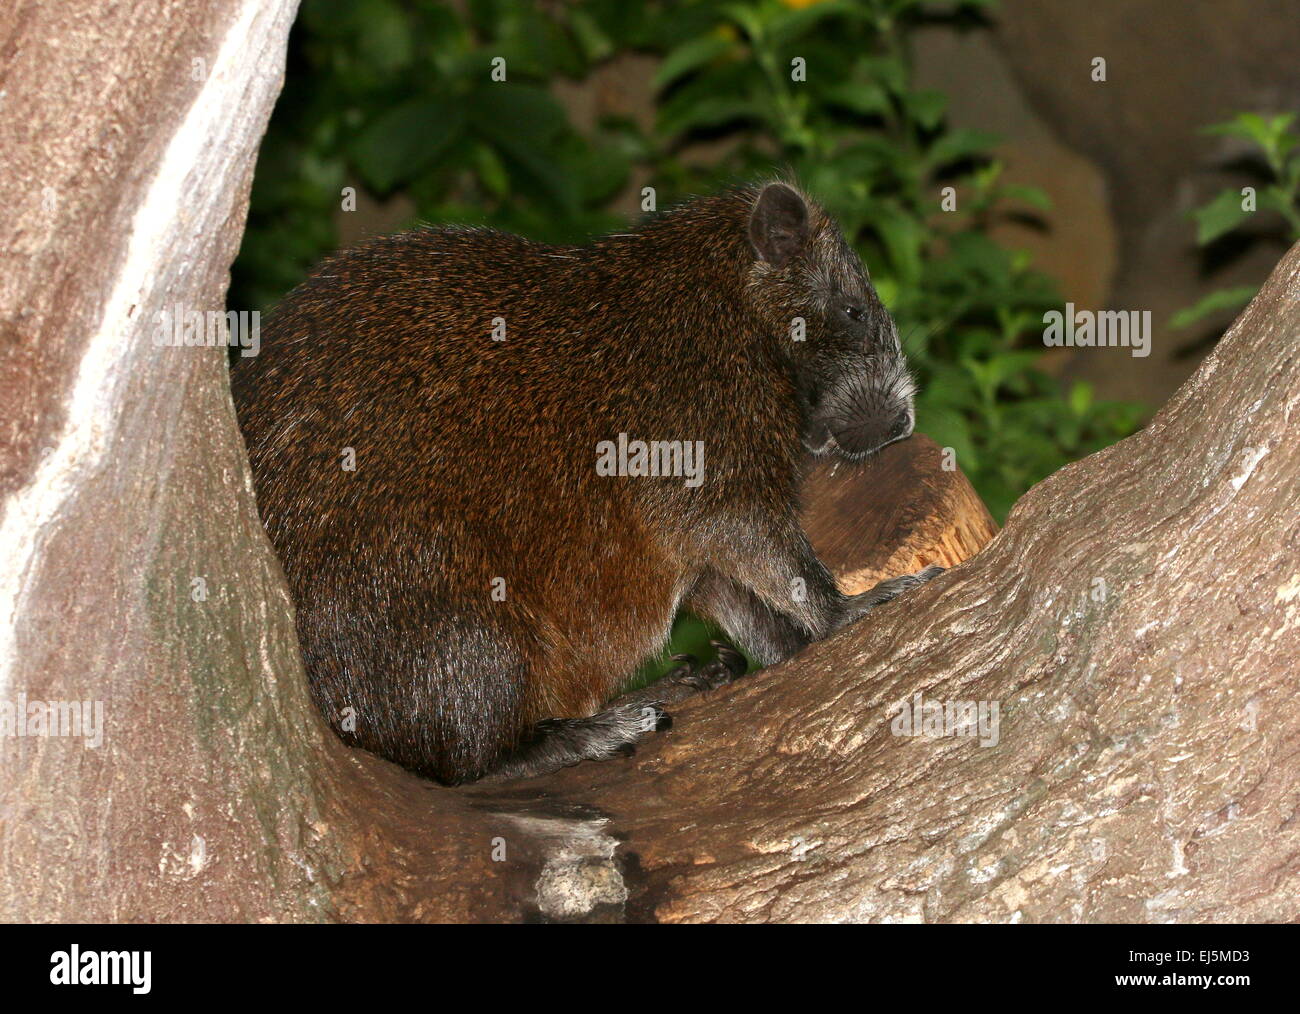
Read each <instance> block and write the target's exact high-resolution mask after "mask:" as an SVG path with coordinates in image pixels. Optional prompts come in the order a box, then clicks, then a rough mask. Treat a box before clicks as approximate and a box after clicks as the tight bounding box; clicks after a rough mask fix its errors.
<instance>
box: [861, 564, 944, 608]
mask: <svg viewBox="0 0 1300 1014" xmlns="http://www.w3.org/2000/svg"><path fill="white" fill-rule="evenodd" d="M943 571H944V568H943V567H940V566H939V565H938V564H934V565H931V566H929V567H926V568H925V569H924V570H918V571H917V572H916V573H915V574H902V575H900V576H898V577H891V578H890V579H889V580H888V581H881V582H880V584H878V585H876V586H875V587H874V588H872V589H871V590H870V591H866V592H863V593H862V594H861V595H860V596H859V597H858V599H859V602H858V604H859V607H860V610H861V612H865V611H866V610H867V609H871V608H872V607H874V606H878V605H881V604H882V603H884V602H888V601H889V600H890V599H893V598H897V597H898V596H899V595H901V594H902V593H903V592H905V591H907V590H908V589H910V588H915V587H917V586H918V585H922V584H925V582H927V581H929V580H930V579H931V578H934V577H938V576H939V575H940V574H942V573H943ZM861 612H859V615H861Z"/></svg>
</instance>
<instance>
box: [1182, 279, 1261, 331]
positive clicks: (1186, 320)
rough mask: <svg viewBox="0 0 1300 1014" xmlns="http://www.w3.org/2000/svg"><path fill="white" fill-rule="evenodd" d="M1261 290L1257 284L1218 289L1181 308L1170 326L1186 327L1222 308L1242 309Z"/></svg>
mask: <svg viewBox="0 0 1300 1014" xmlns="http://www.w3.org/2000/svg"><path fill="white" fill-rule="evenodd" d="M1258 291H1259V286H1257V285H1240V286H1237V287H1236V288H1233V289H1216V290H1215V291H1213V292H1211V293H1210V294H1209V295H1208V296H1204V297H1202V298H1201V299H1200V300H1199V301H1198V302H1197V303H1196V304H1194V305H1193V306H1189V307H1187V308H1186V309H1184V310H1179V311H1178V312H1177V313H1176V314H1174V315H1173V317H1171V318H1170V320H1169V326H1170V327H1172V328H1175V329H1180V328H1185V327H1187V326H1189V325H1191V324H1195V323H1196V322H1197V321H1198V320H1202V319H1203V318H1205V317H1208V316H1210V314H1212V313H1219V312H1220V311H1222V310H1232V311H1234V312H1235V311H1237V310H1240V309H1241V308H1242V307H1243V306H1245V305H1246V304H1247V303H1249V302H1250V301H1251V300H1252V299H1254V298H1255V293H1256V292H1258Z"/></svg>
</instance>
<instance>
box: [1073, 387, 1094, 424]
mask: <svg viewBox="0 0 1300 1014" xmlns="http://www.w3.org/2000/svg"><path fill="white" fill-rule="evenodd" d="M1091 407H1092V385H1091V384H1089V383H1087V382H1085V381H1082V380H1080V381H1078V382H1076V383H1075V385H1074V386H1073V387H1071V388H1070V411H1071V412H1073V413H1074V414H1075V415H1076V416H1078V417H1079V418H1083V417H1084V416H1086V415H1087V414H1088V409H1089V408H1091Z"/></svg>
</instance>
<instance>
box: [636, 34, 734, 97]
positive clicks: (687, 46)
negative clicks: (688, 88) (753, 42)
mask: <svg viewBox="0 0 1300 1014" xmlns="http://www.w3.org/2000/svg"><path fill="white" fill-rule="evenodd" d="M734 46H735V43H734V42H733V41H732V40H730V39H725V38H722V37H721V36H719V35H705V36H703V37H702V38H697V39H690V40H688V41H687V42H684V43H682V44H681V45H680V46H678V47H677V48H676V49H674V50H673V51H672V52H671V53H669V54H668V55H667V56H666V57H664V62H663V63H661V64H660V65H659V69H658V70H657V71H656V72H655V76H654V82H653V87H654V90H655V91H660V90H662V89H663V88H666V87H667V86H668V85H670V84H672V83H673V82H674V81H676V80H677V79H678V78H679V77H682V76H683V75H685V74H689V73H691V71H693V70H696V69H697V68H699V67H702V66H703V65H704V64H706V63H710V62H712V61H713V60H715V59H716V58H717V57H719V56H721V55H722V54H723V53H726V52H728V51H729V50H731V49H732V48H733V47H734Z"/></svg>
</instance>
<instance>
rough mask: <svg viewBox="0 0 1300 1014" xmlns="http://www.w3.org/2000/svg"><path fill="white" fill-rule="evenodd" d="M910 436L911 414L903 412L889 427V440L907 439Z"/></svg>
mask: <svg viewBox="0 0 1300 1014" xmlns="http://www.w3.org/2000/svg"><path fill="white" fill-rule="evenodd" d="M911 435H912V413H911V412H904V413H903V414H902V415H900V416H899V417H898V418H897V419H895V420H894V424H893V425H892V426H890V427H889V439H890V440H902V439H903V437H907V436H911Z"/></svg>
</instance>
